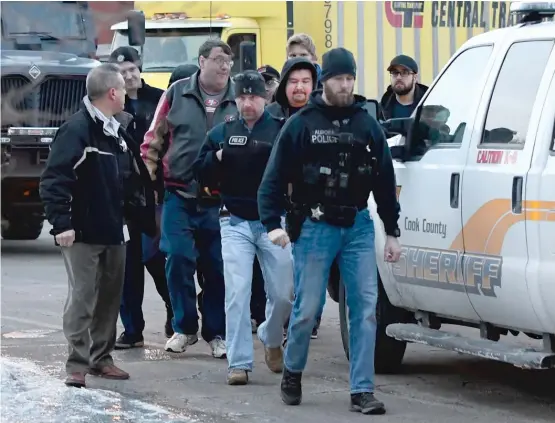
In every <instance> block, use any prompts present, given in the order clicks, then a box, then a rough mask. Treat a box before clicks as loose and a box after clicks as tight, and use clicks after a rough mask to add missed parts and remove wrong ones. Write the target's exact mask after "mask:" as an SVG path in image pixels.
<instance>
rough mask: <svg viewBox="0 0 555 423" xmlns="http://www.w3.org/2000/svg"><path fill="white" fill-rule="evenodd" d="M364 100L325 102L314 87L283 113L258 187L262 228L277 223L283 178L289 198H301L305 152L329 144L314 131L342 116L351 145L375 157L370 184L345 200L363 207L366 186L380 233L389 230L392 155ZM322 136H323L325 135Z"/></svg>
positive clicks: (393, 217)
mask: <svg viewBox="0 0 555 423" xmlns="http://www.w3.org/2000/svg"><path fill="white" fill-rule="evenodd" d="M365 104H366V99H365V98H364V97H362V96H355V103H354V104H353V105H351V106H349V107H331V106H328V105H326V104H325V103H324V101H323V100H322V91H316V92H314V93H312V95H311V97H310V101H309V103H308V105H307V106H305V107H304V108H303V109H302V110H301V111H300V112H299V113H296V114H295V115H294V116H292V117H291V118H289V120H288V121H287V123H286V124H285V125H284V127H283V129H282V130H281V132H280V134H279V137H278V139H277V141H276V145H275V146H274V148H273V150H272V154H271V156H270V159H269V161H268V166H267V167H266V171H265V173H264V176H263V178H262V182H261V184H260V188H259V190H258V211H259V214H260V220H261V221H262V223H263V224H264V225H265V226H266V229H267V231H268V232H270V231H272V230H274V229H278V228H280V227H281V224H280V218H281V214H282V213H283V209H284V201H283V196H284V193H285V190H286V189H287V184H288V183H291V184H292V185H293V191H292V195H291V199H292V201H293V202H296V203H302V202H303V200H304V199H301V198H298V197H299V192H301V194H300V195H301V196H302V195H303V194H302V191H300V190H299V187H300V186H302V185H303V180H304V177H303V164H304V160H305V158H306V157H307V156H308V155H309V153H310V152H311V151H314V144H320V145H323V147H320V148H325V144H326V143H329V146H330V147H329V149H327V150H328V151H333V149H334V148H335V147H334V144H333V143H331V142H330V141H329V140H327V141H326V140H324V141H320V140H318V137H319V135H318V134H321V133H325V134H328V133H333V131H334V124H333V121H343V120H348V121H349V122H350V123H349V125H350V131H351V132H352V133H353V135H354V140H355V142H356V143H357V148H358V149H361V148H362V149H363V150H366V149H369V150H370V151H371V154H372V156H373V157H374V158H375V159H376V165H375V166H376V169H377V171H376V172H375V173H374V176H373V180H372V183H371V184H367V185H366V186H364V187H362V188H361V189H360V192H357V193H356V197H357V198H352V199H350V202H351V203H352V204H351V205H353V206H355V205H357V206H360V205H361V204H364V206H365V205H366V202H367V201H368V197H369V195H370V192H371V191H372V192H373V193H374V199H375V200H376V203H377V206H378V214H379V216H380V218H381V220H382V221H383V223H384V226H385V231H386V233H387V234H388V235H394V234H395V231H396V229H397V228H398V225H397V221H398V219H399V212H400V207H399V203H398V201H397V193H396V182H395V172H394V169H393V160H392V158H391V152H390V150H389V147H388V145H387V140H386V139H385V134H384V132H383V130H382V128H381V126H380V124H379V123H378V122H377V120H376V119H374V118H373V117H372V116H370V115H369V114H368V112H366V111H365V110H364V105H365ZM338 123H339V122H338ZM313 128H318V129H316V130H314V129H313ZM324 137H325V138H326V139H327V136H326V135H324ZM332 138H333V136H332ZM315 139H316V141H315ZM330 149H331V150H330ZM353 154H354V153H353ZM311 159H317V158H314V157H311Z"/></svg>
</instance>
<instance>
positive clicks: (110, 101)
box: [86, 63, 125, 117]
mask: <svg viewBox="0 0 555 423" xmlns="http://www.w3.org/2000/svg"><path fill="white" fill-rule="evenodd" d="M86 85H87V96H88V97H89V100H90V101H91V103H92V104H93V105H94V106H95V107H98V108H99V109H100V110H101V111H102V113H104V114H105V115H106V116H107V117H109V116H113V115H115V114H117V113H119V112H121V111H122V110H123V107H124V106H125V81H124V80H123V76H121V73H120V69H119V66H118V65H116V64H114V63H103V64H101V65H100V66H97V67H96V68H94V69H92V70H91V71H90V72H89V74H88V75H87V83H86Z"/></svg>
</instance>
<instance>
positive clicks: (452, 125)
mask: <svg viewBox="0 0 555 423" xmlns="http://www.w3.org/2000/svg"><path fill="white" fill-rule="evenodd" d="M492 50H493V46H491V45H485V46H479V47H473V48H470V49H468V50H464V51H463V52H462V53H460V54H459V55H458V56H457V58H456V59H455V60H454V61H453V62H451V64H450V65H449V67H448V68H447V70H446V71H445V72H444V73H443V74H442V75H441V76H440V79H439V80H438V81H437V83H436V84H435V86H434V87H433V88H432V89H431V90H430V92H429V94H428V96H427V97H426V99H425V100H424V103H423V104H422V106H423V107H422V113H421V117H420V120H421V121H422V122H425V123H426V124H427V125H428V126H430V127H431V128H432V130H431V131H430V135H429V136H428V137H427V138H431V139H425V140H419V142H418V143H417V144H418V145H413V146H412V147H413V149H414V150H413V152H414V155H416V156H422V155H423V154H424V153H425V152H426V151H427V150H428V149H429V148H430V147H433V146H435V145H437V144H443V145H444V146H445V147H450V146H452V147H455V148H456V147H459V146H460V144H461V143H462V139H463V135H464V132H465V129H466V121H467V118H468V114H469V112H470V110H469V107H470V104H471V102H472V101H474V100H475V96H476V95H477V94H478V93H479V90H480V89H481V87H482V80H483V75H484V72H485V69H486V66H487V64H488V61H489V58H490V55H491V52H492Z"/></svg>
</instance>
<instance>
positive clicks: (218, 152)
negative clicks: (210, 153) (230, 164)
mask: <svg viewBox="0 0 555 423" xmlns="http://www.w3.org/2000/svg"><path fill="white" fill-rule="evenodd" d="M222 153H223V150H222V149H220V150H218V151H216V158H217V159H218V160H219V161H220V162H221V161H222Z"/></svg>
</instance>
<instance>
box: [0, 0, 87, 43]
mask: <svg viewBox="0 0 555 423" xmlns="http://www.w3.org/2000/svg"><path fill="white" fill-rule="evenodd" d="M73 3H75V4H71V3H70V2H68V3H67V4H64V3H63V2H47V3H45V2H39V1H30V2H23V1H10V2H2V38H14V37H16V36H21V35H26V34H37V35H39V36H42V37H48V36H50V37H55V38H62V39H85V38H86V33H85V25H84V20H85V19H84V16H83V12H82V10H81V8H80V5H79V4H78V3H77V2H73Z"/></svg>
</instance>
